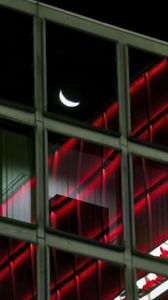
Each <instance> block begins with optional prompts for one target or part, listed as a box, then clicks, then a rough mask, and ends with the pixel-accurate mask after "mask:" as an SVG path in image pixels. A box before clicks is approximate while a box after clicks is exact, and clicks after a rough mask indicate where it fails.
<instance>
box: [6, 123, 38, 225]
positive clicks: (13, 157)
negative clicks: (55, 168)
mask: <svg viewBox="0 0 168 300" xmlns="http://www.w3.org/2000/svg"><path fill="white" fill-rule="evenodd" d="M0 166H1V172H0V185H1V189H0V193H1V197H0V216H2V217H8V218H10V219H15V220H20V221H24V222H28V223H35V222H36V213H35V211H36V207H35V176H34V150H33V134H32V132H31V130H29V129H26V128H25V129H24V127H22V128H20V129H19V130H18V131H14V128H13V129H11V127H10V126H8V127H7V126H6V123H3V122H1V123H0Z"/></svg>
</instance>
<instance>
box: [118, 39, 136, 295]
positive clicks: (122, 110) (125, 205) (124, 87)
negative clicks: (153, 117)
mask: <svg viewBox="0 0 168 300" xmlns="http://www.w3.org/2000/svg"><path fill="white" fill-rule="evenodd" d="M117 75H118V97H119V124H120V132H121V137H120V144H121V149H122V159H121V179H122V212H123V226H124V246H125V253H124V255H125V262H126V270H125V272H126V274H125V275H126V276H125V280H126V294H127V298H128V299H131V300H135V297H134V296H135V295H134V293H135V292H134V291H135V289H134V285H135V282H134V275H133V264H132V252H131V251H132V249H131V248H132V245H131V219H130V217H131V216H130V194H129V169H128V167H129V164H128V141H127V136H128V132H129V130H130V125H129V124H130V115H129V113H128V111H129V108H128V103H127V100H128V52H127V48H126V45H124V44H122V43H118V44H117Z"/></svg>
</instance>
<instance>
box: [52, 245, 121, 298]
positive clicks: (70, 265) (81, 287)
mask: <svg viewBox="0 0 168 300" xmlns="http://www.w3.org/2000/svg"><path fill="white" fill-rule="evenodd" d="M124 277H125V276H124V267H123V266H119V265H114V264H110V263H108V262H106V261H102V260H100V259H98V260H97V259H91V258H88V257H85V256H79V255H75V254H73V253H69V252H64V251H60V250H56V249H54V248H51V249H50V292H51V298H50V299H51V300H59V299H61V300H65V299H66V300H77V299H80V300H85V299H87V300H93V299H94V300H106V299H110V300H121V299H126V297H125V278H124Z"/></svg>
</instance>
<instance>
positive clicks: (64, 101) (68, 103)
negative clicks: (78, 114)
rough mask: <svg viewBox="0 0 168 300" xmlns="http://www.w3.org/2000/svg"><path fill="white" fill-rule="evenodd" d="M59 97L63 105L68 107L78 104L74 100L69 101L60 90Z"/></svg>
mask: <svg viewBox="0 0 168 300" xmlns="http://www.w3.org/2000/svg"><path fill="white" fill-rule="evenodd" d="M59 99H60V101H61V102H62V103H63V104H64V105H65V106H68V107H76V106H78V105H79V104H80V102H74V101H71V100H69V99H67V98H65V96H64V95H63V93H62V90H60V92H59Z"/></svg>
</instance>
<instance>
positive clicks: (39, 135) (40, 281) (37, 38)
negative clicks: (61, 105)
mask: <svg viewBox="0 0 168 300" xmlns="http://www.w3.org/2000/svg"><path fill="white" fill-rule="evenodd" d="M42 40H43V31H42V20H41V19H39V18H38V3H37V10H36V16H35V17H34V86H35V108H36V114H35V120H36V128H35V159H36V160H35V161H36V163H35V168H36V202H37V223H38V229H37V243H38V246H37V299H39V300H45V299H46V297H45V295H46V272H45V270H46V266H45V261H46V259H45V257H46V255H45V218H44V215H45V214H44V212H45V196H44V195H45V184H44V134H43V102H42V99H43V98H42V96H43V89H42V87H43V85H42V82H43V78H42V76H43V74H42V65H43V51H42Z"/></svg>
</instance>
